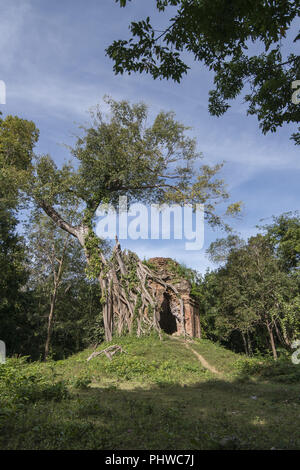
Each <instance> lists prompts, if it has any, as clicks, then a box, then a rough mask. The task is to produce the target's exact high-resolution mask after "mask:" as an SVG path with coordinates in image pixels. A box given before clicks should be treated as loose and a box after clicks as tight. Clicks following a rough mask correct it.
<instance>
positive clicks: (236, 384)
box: [0, 335, 300, 450]
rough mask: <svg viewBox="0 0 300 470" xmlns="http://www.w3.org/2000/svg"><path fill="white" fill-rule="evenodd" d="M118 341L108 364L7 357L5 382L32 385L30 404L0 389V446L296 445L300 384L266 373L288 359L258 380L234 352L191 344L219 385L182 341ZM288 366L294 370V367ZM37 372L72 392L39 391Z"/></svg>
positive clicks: (79, 358)
mask: <svg viewBox="0 0 300 470" xmlns="http://www.w3.org/2000/svg"><path fill="white" fill-rule="evenodd" d="M118 340H120V344H121V345H122V347H123V348H124V349H126V350H127V351H128V353H129V354H128V355H123V356H118V357H117V356H115V357H114V359H113V361H111V362H110V361H109V360H108V359H107V358H106V357H102V356H99V357H97V358H95V359H92V360H91V361H89V362H87V361H86V359H87V357H88V356H89V355H90V353H91V350H89V351H83V352H81V353H78V354H76V355H75V356H72V357H70V358H68V359H67V360H63V361H58V362H49V363H46V364H45V363H34V364H29V363H27V362H26V361H25V360H24V359H22V360H19V359H13V360H9V361H10V362H11V364H9V363H7V364H6V365H5V367H6V368H7V367H8V368H10V369H11V370H14V374H13V377H11V378H10V379H9V380H12V381H13V383H14V382H15V381H17V382H18V379H17V380H15V378H14V377H19V378H21V377H28V380H27V381H26V380H24V384H25V387H24V390H25V389H26V393H27V389H28V388H29V396H30V400H25V399H23V398H22V401H21V402H19V401H17V402H16V401H14V400H11V395H9V394H10V389H9V388H8V387H6V386H4V389H5V390H4V393H3V388H2V384H3V382H2V380H1V381H0V388H1V394H0V400H2V398H3V396H5V400H6V401H5V404H4V405H3V402H2V401H1V405H2V406H1V411H0V447H1V449H3V450H4V449H13V450H16V449H18V450H19V449H34V450H38V449H47V450H48V449H49V450H56V449H63V450H69V449H74V450H76V449H77V450H78V449H104V450H105V449H108V448H115V449H120V450H123V449H124V450H126V449H130V448H132V447H134V448H135V449H156V450H157V449H162V450H163V449H166V448H168V449H174V450H176V449H179V448H180V449H198V450H199V449H201V450H205V449H243V450H247V449H270V448H271V447H275V448H276V449H297V448H299V445H300V442H299V437H298V435H299V433H298V427H299V426H298V422H297V420H295V419H294V418H295V416H297V415H298V413H299V409H300V408H299V407H300V400H299V390H298V388H299V387H298V386H297V383H296V382H292V381H291V380H290V379H291V377H289V376H290V373H289V374H285V380H286V379H287V378H288V377H289V380H288V381H282V376H281V375H278V374H277V375H276V376H275V374H273V373H272V375H271V374H269V375H267V372H270V371H271V367H272V368H273V370H275V367H276V368H277V372H278V373H279V372H280V371H279V369H283V367H289V365H288V363H287V362H286V361H285V366H284V362H282V364H281V360H279V361H278V363H277V364H276V365H275V364H271V363H270V361H266V365H265V368H264V374H265V375H264V376H261V375H259V374H260V373H258V372H256V371H254V372H253V373H252V372H251V373H250V374H249V373H248V375H247V376H246V378H245V380H241V377H242V373H241V372H240V371H239V370H240V369H241V365H240V366H239V368H238V369H237V368H236V367H233V364H234V363H236V362H237V361H238V362H239V363H240V364H241V360H240V359H239V358H240V356H238V355H236V354H234V353H233V352H230V351H227V350H225V349H224V348H222V347H220V346H217V345H216V344H213V343H212V342H210V341H207V340H205V341H202V340H197V341H196V342H195V343H194V344H193V348H195V349H196V350H197V351H199V353H200V354H202V355H203V356H204V357H205V358H206V359H207V360H208V361H209V362H210V363H211V364H214V365H215V366H217V367H218V368H219V370H222V371H223V376H222V378H218V379H216V378H215V377H214V376H213V375H212V374H211V373H209V372H204V371H203V370H202V368H201V366H200V364H199V362H198V361H197V359H196V358H195V356H194V355H193V354H192V353H191V352H190V351H188V350H187V349H186V348H185V346H184V344H180V343H179V342H177V341H174V340H171V339H169V338H168V337H167V336H164V338H163V341H160V340H159V338H158V337H155V336H154V335H151V336H149V337H145V338H140V339H137V338H135V337H128V336H127V337H123V338H119V339H118ZM107 346H108V344H107V343H106V344H104V345H103V347H107ZM154 351H155V358H154V357H153V352H154ZM260 360H261V359H260ZM153 363H154V364H153ZM267 363H268V364H269V365H267ZM113 365H114V366H116V368H117V372H116V373H114V368H113ZM131 365H132V368H131ZM220 365H222V368H221V367H220ZM105 367H109V368H110V371H109V372H105V371H104V368H105ZM293 367H294V373H295V374H297V373H298V372H297V370H296V368H297V367H298V366H293ZM132 369H133V374H132V376H131V378H130V379H129V378H128V377H127V374H128V373H130V371H131V370H132ZM252 369H253V367H252ZM1 370H4V369H2V366H0V371H1ZM17 370H18V371H17ZM290 372H291V373H292V370H291V369H290ZM39 374H42V375H43V378H44V385H43V388H44V389H45V388H47V389H50V390H51V391H52V390H53V389H52V385H53V384H54V383H55V382H60V381H61V376H62V377H63V378H64V380H65V381H66V382H68V387H69V393H68V395H67V396H65V397H64V394H63V393H62V394H60V393H59V392H57V393H52V392H51V393H50V391H49V392H48V393H45V394H43V393H40V392H37V390H38V389H39V387H40V385H38V384H39V380H38V379H37V380H36V381H34V380H31V379H29V377H30V376H37V377H39ZM90 380H92V383H89V382H90ZM22 382H23V379H22ZM46 382H47V383H48V385H46ZM298 383H299V379H298ZM28 384H29V385H28ZM14 387H15V385H14ZM20 387H21V385H20ZM16 388H17V389H19V385H18V384H17V385H16ZM34 390H36V391H34ZM8 395H9V397H8ZM13 396H15V395H14V393H13ZM46 396H47V399H44V397H46ZM7 397H8V399H7ZM17 400H19V398H18V399H17Z"/></svg>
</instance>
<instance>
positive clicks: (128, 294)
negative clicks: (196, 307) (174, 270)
mask: <svg viewBox="0 0 300 470" xmlns="http://www.w3.org/2000/svg"><path fill="white" fill-rule="evenodd" d="M101 261H102V264H103V269H102V270H101V274H100V276H99V282H100V286H101V291H102V303H103V319H104V328H105V337H106V340H107V341H111V340H112V335H113V332H117V334H118V335H121V334H124V333H133V332H134V333H136V335H137V336H138V337H139V336H141V335H143V334H147V333H149V332H150V330H152V329H153V330H156V331H157V332H158V334H159V336H160V338H161V328H160V325H159V321H158V318H159V308H160V305H157V300H156V299H155V295H154V292H153V289H152V288H151V284H152V283H156V284H160V285H161V286H163V287H164V289H165V292H166V293H168V292H171V291H172V292H173V293H175V295H176V296H177V297H178V298H179V300H180V311H179V312H174V313H173V312H172V313H173V314H175V316H176V318H177V320H178V321H179V322H181V323H182V326H183V328H182V330H183V331H184V334H185V315H184V304H183V300H182V299H181V297H180V294H179V292H178V291H177V289H176V288H175V287H174V286H173V285H172V284H171V283H168V282H165V281H164V280H163V279H162V278H161V277H160V276H159V275H157V274H156V273H155V272H154V271H153V270H151V269H150V268H149V267H148V266H147V265H146V264H144V263H143V262H142V261H141V260H140V259H139V258H138V256H137V255H136V254H135V253H132V252H130V251H128V252H125V251H122V250H121V247H120V244H119V241H118V239H116V245H115V247H114V250H113V255H112V257H111V259H110V260H109V261H108V260H106V259H105V258H104V256H101Z"/></svg>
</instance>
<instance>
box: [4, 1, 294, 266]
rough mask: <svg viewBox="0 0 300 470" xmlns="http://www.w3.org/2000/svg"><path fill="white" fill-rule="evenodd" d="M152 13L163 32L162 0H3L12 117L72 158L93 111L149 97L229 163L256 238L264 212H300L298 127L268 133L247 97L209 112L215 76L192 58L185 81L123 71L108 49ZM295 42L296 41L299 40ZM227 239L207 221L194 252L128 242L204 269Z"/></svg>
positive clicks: (234, 195) (245, 222) (243, 222)
mask: <svg viewBox="0 0 300 470" xmlns="http://www.w3.org/2000/svg"><path fill="white" fill-rule="evenodd" d="M147 15H149V16H150V17H151V19H152V20H153V22H154V23H155V24H156V25H157V28H158V29H160V27H162V26H163V25H165V24H166V21H167V18H166V17H164V16H163V15H158V13H156V12H155V10H154V0H134V1H133V2H132V3H131V4H129V6H128V7H127V8H125V9H120V8H119V7H118V5H117V4H115V2H114V0H100V1H99V0H85V1H83V0H61V1H57V0H52V1H51V2H46V0H9V1H8V0H0V28H1V29H0V31H1V36H0V80H4V81H5V82H6V86H7V103H6V105H2V106H1V110H2V111H3V112H4V114H7V113H9V114H17V115H19V116H21V117H23V118H26V119H30V120H33V121H34V122H35V123H36V125H37V126H38V128H39V129H40V141H39V144H38V147H37V152H38V153H49V154H51V156H52V157H53V158H54V159H55V161H56V162H57V163H61V162H62V161H64V159H68V158H69V155H68V152H67V150H66V149H65V147H64V146H63V144H64V143H67V144H70V143H72V142H74V138H73V134H74V133H76V129H77V125H78V124H80V123H82V122H85V121H87V120H88V109H90V108H91V107H92V106H95V105H96V104H97V103H100V104H101V103H102V98H103V96H104V95H105V94H109V95H111V96H112V97H113V98H114V99H117V100H118V99H128V100H130V101H132V102H137V101H144V102H145V103H147V104H148V105H149V107H150V116H152V117H153V116H155V114H157V113H158V112H159V111H160V110H162V109H163V110H173V111H174V112H175V113H176V117H177V119H178V120H179V121H181V122H183V123H184V124H186V125H187V126H192V128H193V130H192V131H191V134H192V135H193V136H195V137H196V139H197V142H198V149H199V151H202V152H203V155H204V162H205V163H211V164H215V163H217V162H220V161H223V160H225V161H226V164H225V166H224V169H223V170H222V173H221V176H222V177H224V179H225V181H226V183H227V185H228V190H229V192H230V194H231V200H232V201H239V200H242V201H243V203H244V209H243V216H242V218H240V219H239V220H236V221H233V222H232V225H233V226H234V227H235V228H236V229H237V230H238V231H239V232H240V233H241V235H242V236H244V237H248V236H250V235H252V234H254V233H255V232H256V229H255V225H256V224H257V223H259V220H260V219H262V218H268V217H271V216H272V215H279V214H281V213H282V212H285V211H290V210H297V209H299V193H300V191H299V181H300V155H299V147H297V146H295V145H294V144H293V142H292V141H290V140H289V137H290V134H291V133H292V132H293V131H294V129H293V127H292V126H286V127H285V128H284V129H280V130H279V131H278V132H277V133H276V134H269V135H267V136H263V135H262V134H261V132H260V130H259V128H258V123H257V120H256V118H255V117H247V116H246V113H245V106H244V104H243V103H242V97H240V98H238V100H236V101H235V102H234V103H232V108H231V109H230V110H229V111H228V112H227V114H226V115H225V116H223V117H221V118H216V117H212V116H210V115H209V113H208V109H207V100H208V91H209V89H210V88H211V87H212V78H213V77H212V75H211V74H210V72H208V71H207V69H205V68H204V67H203V66H201V65H200V64H193V63H192V61H191V59H190V58H188V61H189V64H190V65H191V70H190V72H189V73H188V75H187V76H186V77H185V78H184V79H183V81H182V82H181V83H180V84H175V83H173V82H171V81H154V80H153V79H152V78H151V77H150V76H147V75H130V76H128V75H123V76H115V75H114V74H113V70H112V67H113V64H112V62H111V61H110V59H109V58H108V57H106V56H105V48H106V47H107V46H108V45H109V44H111V42H112V41H113V40H114V39H121V38H122V39H123V38H126V37H128V34H129V33H128V24H129V22H130V21H132V20H137V19H141V18H144V17H145V16H147ZM290 45H291V46H292V42H291V43H290ZM220 236H222V233H221V232H220V231H212V230H211V229H210V228H209V227H208V226H207V225H206V226H205V245H204V249H203V250H201V251H200V252H187V251H185V249H184V243H185V242H184V241H178V240H170V241H159V240H155V241H147V240H140V241H134V242H133V241H128V242H123V246H124V247H125V246H127V247H129V248H130V249H133V250H134V251H136V252H137V253H138V254H139V255H140V256H141V257H146V258H148V257H151V256H171V257H173V258H176V259H177V260H178V261H180V262H185V263H186V264H187V265H188V266H191V267H193V268H196V269H198V270H199V271H200V272H204V271H205V269H206V268H207V267H208V266H210V263H209V261H208V259H207V258H206V256H205V249H206V248H208V246H209V244H210V242H211V241H213V240H214V239H215V238H218V237H220Z"/></svg>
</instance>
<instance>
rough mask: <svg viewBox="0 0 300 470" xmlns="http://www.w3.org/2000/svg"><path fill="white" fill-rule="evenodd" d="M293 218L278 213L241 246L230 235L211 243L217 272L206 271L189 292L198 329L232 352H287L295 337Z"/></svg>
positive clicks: (298, 312)
mask: <svg viewBox="0 0 300 470" xmlns="http://www.w3.org/2000/svg"><path fill="white" fill-rule="evenodd" d="M298 226H299V217H298V216H297V214H283V215H282V216H279V217H277V218H274V223H273V224H272V225H267V226H264V227H262V228H263V229H264V235H261V234H259V235H257V236H255V237H251V238H250V239H249V240H248V241H247V242H245V241H243V240H241V239H239V238H238V237H236V236H232V235H230V236H229V237H228V238H227V239H220V240H217V241H216V242H214V243H212V244H211V246H210V248H209V250H208V252H209V254H210V257H211V259H213V260H214V261H217V262H222V263H223V265H222V267H220V268H218V269H216V270H215V271H212V272H208V273H206V275H205V276H204V277H203V278H202V279H201V278H199V280H198V282H197V283H196V285H195V288H194V295H195V296H196V298H197V299H198V304H199V306H200V319H201V324H202V330H203V331H204V334H205V336H206V337H207V338H210V339H212V340H214V341H216V340H218V341H220V342H222V344H226V345H227V347H230V348H232V349H234V350H235V351H242V350H244V351H245V352H246V354H248V355H252V354H254V351H255V350H258V351H260V352H262V353H267V352H268V351H269V349H270V340H271V335H272V336H273V340H274V343H275V348H281V347H283V348H285V349H286V350H290V345H291V342H292V341H293V340H295V339H298V337H299V334H300V329H299V326H300V308H299V306H300V301H299V293H300V290H299V289H300V284H299V273H298V269H297V266H298V254H297V253H298V248H297V247H298V244H299V236H300V232H299V230H298Z"/></svg>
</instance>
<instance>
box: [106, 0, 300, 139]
mask: <svg viewBox="0 0 300 470" xmlns="http://www.w3.org/2000/svg"><path fill="white" fill-rule="evenodd" d="M119 3H120V6H121V7H125V6H126V1H123V0H122V1H120V2H119ZM168 7H170V10H171V12H172V13H171V14H173V16H171V17H170V16H169V23H168V24H166V26H165V28H164V31H163V32H161V31H160V32H158V31H157V28H155V27H154V26H152V24H151V22H150V18H149V17H148V18H146V19H145V20H141V21H134V22H132V23H131V24H130V32H131V36H132V37H131V38H130V39H129V40H115V41H114V42H113V43H112V44H111V45H110V46H109V47H108V48H107V49H106V53H107V55H108V56H109V57H110V58H111V59H112V60H113V61H114V67H113V69H114V72H115V73H116V74H119V73H120V74H123V73H124V72H125V71H126V72H128V73H129V74H130V73H131V72H139V73H142V72H146V73H149V74H150V75H151V76H152V77H153V78H154V79H157V78H160V79H162V78H165V79H170V78H171V79H173V80H174V81H176V82H180V81H181V80H182V78H183V76H184V75H185V74H186V73H187V72H188V70H189V66H188V65H187V64H186V62H185V58H184V54H185V53H186V52H188V53H190V54H191V55H192V57H193V58H194V59H195V60H196V61H199V62H201V63H203V64H204V65H206V66H207V67H208V69H209V70H211V71H212V72H213V73H214V84H215V89H214V90H211V91H210V93H209V111H210V113H211V114H212V115H215V116H221V115H222V114H224V113H225V112H226V111H227V110H228V108H229V107H230V105H229V103H228V102H229V100H232V99H235V98H237V96H238V95H240V94H241V93H242V91H243V89H244V87H245V88H246V94H245V102H246V103H248V105H249V106H248V111H247V113H248V114H250V115H256V116H257V118H258V120H259V122H260V127H261V129H262V132H263V133H266V132H268V131H271V132H274V131H276V129H277V128H278V127H281V126H282V125H283V124H286V123H295V124H296V125H297V123H298V122H299V116H300V114H299V113H300V111H299V106H298V105H295V104H293V103H292V99H291V98H292V89H291V85H292V82H293V81H294V80H297V79H299V68H300V59H299V55H298V54H297V51H296V47H297V45H298V41H299V35H298V36H297V37H296V38H295V39H294V41H293V42H292V43H291V38H290V35H289V33H290V31H292V30H293V29H292V27H293V24H294V23H293V21H294V20H295V19H296V18H297V17H298V16H299V0H294V1H289V0H280V1H275V2H266V1H264V0H254V1H245V0H235V1H231V2H228V0H226V1H225V0H214V1H212V0H202V1H198V0H191V1H186V0H164V1H162V0H156V8H157V10H158V11H159V12H161V13H162V14H164V16H165V15H166V11H167V9H168ZM174 7H176V13H175V14H174ZM285 38H288V40H289V44H288V50H289V55H285V56H284V55H283V52H282V51H283V50H284V48H283V47H282V46H283V43H284V42H285ZM251 43H254V44H255V46H257V47H255V49H252V47H251ZM294 44H295V51H293V49H292V46H294ZM252 50H253V52H252ZM257 50H258V52H256V51H257ZM260 50H262V52H261V53H260ZM254 51H255V52H254ZM247 83H249V88H250V92H249V91H248V87H246V84H247ZM292 138H293V139H294V141H295V143H296V144H297V143H298V142H299V129H298V132H296V133H294V134H292Z"/></svg>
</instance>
